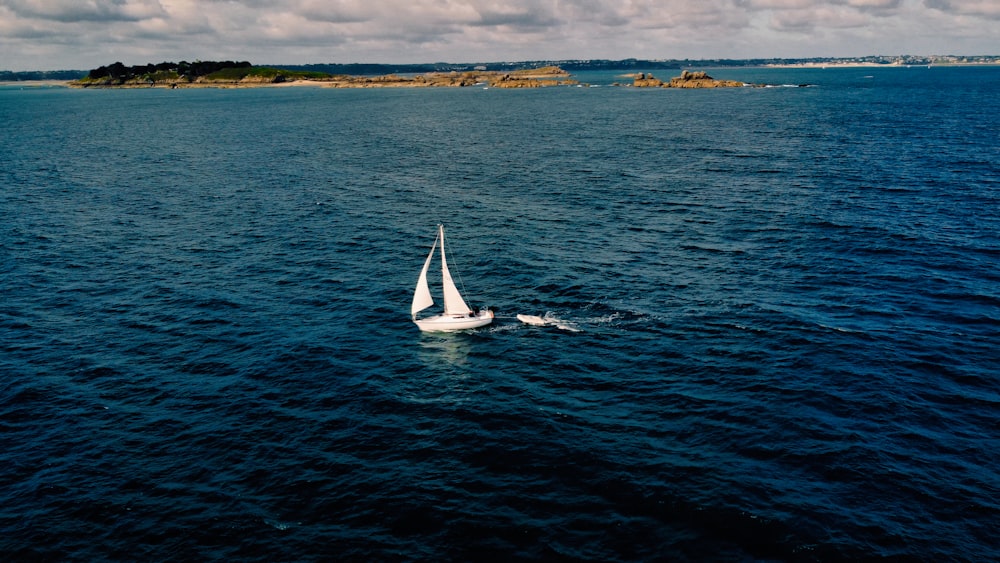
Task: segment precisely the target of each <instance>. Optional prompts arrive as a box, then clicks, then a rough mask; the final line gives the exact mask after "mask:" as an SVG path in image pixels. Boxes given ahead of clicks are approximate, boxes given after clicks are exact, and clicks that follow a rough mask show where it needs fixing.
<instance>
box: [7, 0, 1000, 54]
mask: <svg viewBox="0 0 1000 563" xmlns="http://www.w3.org/2000/svg"><path fill="white" fill-rule="evenodd" d="M997 19H1000V1H998V0H699V1H698V2H692V1H690V0H408V1H404V0H0V68H9V69H12V70H16V69H24V70H27V69H53V68H81V69H87V68H94V67H97V66H100V65H102V64H108V63H110V62H113V61H114V60H125V59H129V60H128V61H127V62H128V63H129V64H139V63H145V62H159V61H162V60H180V59H182V58H183V59H189V60H190V59H195V58H201V59H211V58H229V59H241V60H251V61H252V62H255V63H260V64H281V63H287V64H293V63H324V62H432V61H453V62H480V61H495V60H525V59H560V58H609V59H615V58H628V57H637V58H693V59H697V58H720V57H725V58H751V57H810V56H855V55H865V54H873V53H882V54H886V53H888V54H891V53H910V54H920V53H924V54H933V53H942V52H950V53H959V54H962V53H964V54H1000V53H995V51H996V49H997V46H998V45H1000V26H997V25H996V20H997ZM136 57H143V59H142V60H136Z"/></svg>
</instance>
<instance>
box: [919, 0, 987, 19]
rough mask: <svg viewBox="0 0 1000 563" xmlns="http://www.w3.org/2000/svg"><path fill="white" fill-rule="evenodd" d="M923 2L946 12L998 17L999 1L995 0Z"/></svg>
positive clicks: (932, 0) (933, 0) (931, 0)
mask: <svg viewBox="0 0 1000 563" xmlns="http://www.w3.org/2000/svg"><path fill="white" fill-rule="evenodd" d="M925 4H926V5H927V7H929V8H932V9H934V10H940V11H942V12H945V13H948V14H955V15H960V16H982V17H984V18H990V19H1000V2H998V1H997V0H926V1H925Z"/></svg>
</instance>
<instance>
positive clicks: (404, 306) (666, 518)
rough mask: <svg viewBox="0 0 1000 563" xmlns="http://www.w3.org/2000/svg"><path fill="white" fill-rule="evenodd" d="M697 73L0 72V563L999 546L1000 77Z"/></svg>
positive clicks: (763, 556) (832, 556)
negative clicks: (439, 318)
mask: <svg viewBox="0 0 1000 563" xmlns="http://www.w3.org/2000/svg"><path fill="white" fill-rule="evenodd" d="M709 73H710V74H712V75H713V76H715V77H717V78H733V79H738V80H744V81H747V82H754V83H766V84H770V85H772V86H773V87H769V88H741V89H724V90H666V89H634V88H626V87H613V86H611V84H612V83H613V82H615V81H616V80H620V81H625V79H622V78H621V77H618V76H616V75H614V74H613V73H590V74H587V75H581V76H580V78H581V80H585V81H586V82H587V85H586V86H585V87H553V88H545V89H535V90H500V89H486V88H481V87H475V88H465V89H381V90H379V89H376V90H333V89H324V88H317V87H301V88H273V89H240V90H226V89H206V90H177V91H168V90H161V89H150V90H71V89H66V88H51V87H50V88H42V87H40V88H31V87H23V86H18V85H8V86H3V87H0V130H2V133H0V437H2V447H0V553H3V554H4V555H3V559H5V560H12V561H87V562H92V561H125V560H128V561H188V560H192V561H193V560H201V561H206V560H223V561H235V560H243V561H269V562H270V561H289V562H291V561H296V562H297V561H337V560H342V561H512V560H519V561H548V560H567V561H600V562H613V561H705V560H716V561H840V560H873V561H878V560H891V561H909V560H913V561H988V560H997V559H998V558H1000V474H998V468H1000V142H998V136H997V135H998V133H997V132H998V131H1000V112H997V107H998V106H1000V67H975V68H969V67H960V68H939V67H932V68H926V67H920V68H916V67H915V68H847V69H844V68H836V69H834V68H831V69H716V70H711V69H710V70H709ZM654 74H657V76H658V77H660V76H659V75H660V74H662V75H663V76H662V77H661V78H664V79H665V78H669V75H670V74H671V73H670V72H669V71H654ZM439 223H442V224H444V225H445V226H446V229H447V235H448V250H449V254H448V256H449V262H450V265H451V266H452V273H453V275H455V276H456V278H457V279H458V280H459V281H460V282H461V284H460V288H462V289H463V291H464V294H465V296H466V299H467V301H469V302H470V304H474V305H478V306H489V307H492V308H493V309H494V311H495V314H496V317H497V318H496V320H495V322H494V323H493V324H492V325H491V326H489V327H486V328H484V329H479V330H475V331H471V332H468V333H462V334H445V335H440V334H438V335H433V334H423V333H421V332H420V331H419V330H418V329H417V327H416V326H415V325H414V324H413V323H412V322H411V320H410V310H409V308H410V300H411V299H412V294H413V288H414V285H415V283H416V278H417V274H418V273H419V270H420V268H421V266H422V264H423V261H424V258H425V256H426V255H427V252H428V251H429V249H430V246H431V244H432V243H433V241H434V236H435V232H436V226H437V225H438V224H439ZM432 283H433V280H432ZM436 307H437V306H436ZM517 314H529V315H538V316H544V317H545V318H547V319H548V320H549V322H548V323H547V324H546V325H545V326H531V325H527V324H523V323H521V322H519V321H518V320H517V319H516V318H515V315H517Z"/></svg>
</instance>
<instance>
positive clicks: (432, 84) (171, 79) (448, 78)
mask: <svg viewBox="0 0 1000 563" xmlns="http://www.w3.org/2000/svg"><path fill="white" fill-rule="evenodd" d="M569 76H570V75H569V73H568V72H566V71H564V70H563V69H561V68H559V67H555V66H550V67H542V68H535V69H526V70H517V71H512V72H497V71H486V70H475V71H467V72H457V71H451V72H430V73H426V74H419V75H415V76H401V75H397V74H387V75H384V76H330V75H324V76H321V77H312V76H310V77H306V76H300V75H297V74H294V73H288V72H286V71H278V70H275V71H273V72H270V73H255V74H243V75H237V76H229V75H207V76H199V77H197V78H193V79H191V78H188V77H183V76H178V75H177V74H176V73H172V74H171V75H170V76H166V75H164V76H159V75H156V76H144V77H139V78H132V79H128V80H112V79H111V78H107V79H102V80H93V79H84V80H78V81H74V82H71V83H70V86H72V87H76V88H156V87H159V88H253V87H257V86H282V85H287V84H312V85H316V86H327V87H330V88H462V87H466V86H476V85H481V86H492V87H495V88H540V87H544V86H557V85H566V84H576V83H577V81H576V80H572V79H570V77H569Z"/></svg>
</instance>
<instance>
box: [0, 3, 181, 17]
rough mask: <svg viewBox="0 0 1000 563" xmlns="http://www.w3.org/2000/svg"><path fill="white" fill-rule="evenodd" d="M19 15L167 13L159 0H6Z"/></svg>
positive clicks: (107, 15)
mask: <svg viewBox="0 0 1000 563" xmlns="http://www.w3.org/2000/svg"><path fill="white" fill-rule="evenodd" d="M2 5H4V6H5V7H7V8H8V9H9V10H10V11H11V12H13V13H14V14H15V15H16V16H18V17H22V18H37V19H42V20H52V21H59V22H80V21H96V22H112V21H126V22H128V21H139V20H142V19H146V18H150V17H156V16H158V15H162V14H163V9H162V7H161V6H160V3H159V2H158V1H157V0H5V1H4V2H3V3H2Z"/></svg>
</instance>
